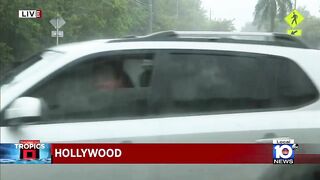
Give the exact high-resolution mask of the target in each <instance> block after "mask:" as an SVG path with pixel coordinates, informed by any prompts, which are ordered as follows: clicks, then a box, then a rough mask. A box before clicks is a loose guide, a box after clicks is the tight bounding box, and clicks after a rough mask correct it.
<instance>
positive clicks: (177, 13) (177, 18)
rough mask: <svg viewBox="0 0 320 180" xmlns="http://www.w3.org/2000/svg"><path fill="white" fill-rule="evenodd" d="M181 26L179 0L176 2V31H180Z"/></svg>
mask: <svg viewBox="0 0 320 180" xmlns="http://www.w3.org/2000/svg"><path fill="white" fill-rule="evenodd" d="M178 24H179V0H176V29H178Z"/></svg>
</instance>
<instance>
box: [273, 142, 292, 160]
mask: <svg viewBox="0 0 320 180" xmlns="http://www.w3.org/2000/svg"><path fill="white" fill-rule="evenodd" d="M297 148H298V145H297V144H294V140H293V139H275V140H273V164H294V154H295V152H294V150H295V149H297Z"/></svg>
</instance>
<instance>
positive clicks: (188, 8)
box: [0, 0, 234, 71]
mask: <svg viewBox="0 0 320 180" xmlns="http://www.w3.org/2000/svg"><path fill="white" fill-rule="evenodd" d="M150 1H151V0H93V1H89V0H50V1H47V0H15V1H12V0H1V3H0V23H1V25H0V37H1V39H0V58H1V61H0V66H1V70H2V71H4V69H7V68H4V67H5V66H6V67H9V65H10V64H12V63H13V62H14V61H21V60H23V59H25V58H26V57H27V56H30V55H31V54H34V53H36V52H37V51H41V50H42V49H44V48H47V47H50V46H54V45H55V43H56V40H55V38H52V37H51V31H53V30H54V27H53V26H52V25H51V24H50V23H49V21H50V20H51V19H52V18H55V17H57V16H61V17H63V19H64V20H65V21H66V24H65V25H64V26H63V27H62V28H61V29H60V30H62V31H64V37H63V38H60V39H59V42H60V43H68V42H75V41H83V40H90V39H99V38H115V37H121V36H125V35H143V34H147V33H149V18H150V13H149V8H150V6H149V5H150V4H149V2H150ZM152 2H153V6H152V10H153V13H152V17H153V31H154V32H155V31H163V30H172V29H175V30H219V31H231V30H234V26H233V23H232V21H229V20H214V21H209V20H208V18H207V16H206V14H205V11H204V10H203V9H202V8H201V1H199V0H152ZM24 9H41V10H42V14H43V17H42V18H41V19H19V18H18V10H24Z"/></svg>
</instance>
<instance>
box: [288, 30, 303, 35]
mask: <svg viewBox="0 0 320 180" xmlns="http://www.w3.org/2000/svg"><path fill="white" fill-rule="evenodd" d="M287 33H288V34H289V35H291V36H301V35H302V30H301V29H288V31H287Z"/></svg>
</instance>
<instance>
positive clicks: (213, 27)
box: [207, 19, 236, 31]
mask: <svg viewBox="0 0 320 180" xmlns="http://www.w3.org/2000/svg"><path fill="white" fill-rule="evenodd" d="M235 29H236V28H235V27H234V25H233V20H228V19H222V20H219V19H215V20H212V21H209V22H208V27H207V30H208V31H234V30H235Z"/></svg>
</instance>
